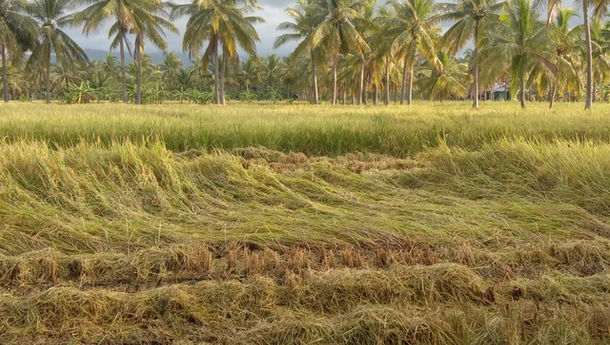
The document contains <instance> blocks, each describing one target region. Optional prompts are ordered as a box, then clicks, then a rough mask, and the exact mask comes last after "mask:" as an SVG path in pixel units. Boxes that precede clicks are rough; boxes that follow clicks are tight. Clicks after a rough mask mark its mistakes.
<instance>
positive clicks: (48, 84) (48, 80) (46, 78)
mask: <svg viewBox="0 0 610 345" xmlns="http://www.w3.org/2000/svg"><path fill="white" fill-rule="evenodd" d="M44 82H45V85H46V88H47V104H50V103H51V49H49V55H48V56H47V70H46V73H45V76H44Z"/></svg>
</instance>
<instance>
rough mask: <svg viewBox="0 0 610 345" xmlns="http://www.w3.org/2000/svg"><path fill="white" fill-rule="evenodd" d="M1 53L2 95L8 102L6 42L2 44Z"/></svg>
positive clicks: (0, 45) (0, 46)
mask: <svg viewBox="0 0 610 345" xmlns="http://www.w3.org/2000/svg"><path fill="white" fill-rule="evenodd" d="M0 53H1V55H2V95H3V98H4V101H5V102H8V100H9V97H8V79H7V72H6V71H7V69H8V67H7V64H6V48H5V47H4V43H3V44H0Z"/></svg>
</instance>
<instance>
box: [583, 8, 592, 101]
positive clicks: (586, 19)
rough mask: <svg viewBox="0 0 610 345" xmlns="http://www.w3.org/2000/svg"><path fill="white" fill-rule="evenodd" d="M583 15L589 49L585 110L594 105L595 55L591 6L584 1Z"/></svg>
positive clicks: (587, 47)
mask: <svg viewBox="0 0 610 345" xmlns="http://www.w3.org/2000/svg"><path fill="white" fill-rule="evenodd" d="M582 12H583V13H582V14H583V19H584V22H585V44H586V49H587V96H586V99H585V109H591V105H592V103H593V55H592V52H591V51H592V50H593V48H592V47H591V25H590V24H589V6H588V2H587V1H583V4H582Z"/></svg>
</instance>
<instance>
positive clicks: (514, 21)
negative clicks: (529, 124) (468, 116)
mask: <svg viewBox="0 0 610 345" xmlns="http://www.w3.org/2000/svg"><path fill="white" fill-rule="evenodd" d="M493 27H494V31H493V32H492V33H490V34H489V35H486V36H485V37H484V38H483V41H482V45H483V46H484V47H485V49H484V51H483V52H482V53H483V55H484V56H485V59H486V60H487V62H489V63H490V66H493V65H494V63H493V61H495V66H498V65H500V64H499V63H498V61H506V60H507V59H508V60H509V61H510V70H511V72H512V78H511V79H512V83H511V92H512V93H513V94H514V93H515V91H516V89H517V88H518V89H519V101H520V103H521V107H522V108H525V92H526V89H525V88H526V85H527V83H528V79H529V78H530V77H532V76H534V75H535V73H533V72H534V71H538V74H539V73H540V71H545V72H546V73H548V74H554V73H556V67H555V65H554V64H553V63H552V60H551V56H550V55H551V47H552V46H551V39H550V37H549V31H548V30H547V27H546V25H544V24H543V23H541V22H540V21H539V20H538V13H537V12H536V10H535V8H534V7H532V6H531V2H530V1H529V0H510V1H509V2H507V3H506V7H505V10H504V13H503V14H502V15H501V16H500V17H499V23H497V25H493Z"/></svg>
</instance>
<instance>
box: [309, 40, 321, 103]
mask: <svg viewBox="0 0 610 345" xmlns="http://www.w3.org/2000/svg"><path fill="white" fill-rule="evenodd" d="M311 71H312V77H313V104H318V103H319V102H320V96H319V94H318V69H317V66H316V60H315V59H314V56H313V50H312V51H311Z"/></svg>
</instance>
